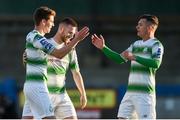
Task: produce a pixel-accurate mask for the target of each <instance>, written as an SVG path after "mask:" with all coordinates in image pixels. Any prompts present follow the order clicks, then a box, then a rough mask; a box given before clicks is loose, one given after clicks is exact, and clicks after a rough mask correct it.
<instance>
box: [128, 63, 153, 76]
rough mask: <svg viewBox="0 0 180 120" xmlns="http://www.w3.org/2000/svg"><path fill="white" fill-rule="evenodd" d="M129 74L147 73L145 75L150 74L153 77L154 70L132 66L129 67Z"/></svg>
mask: <svg viewBox="0 0 180 120" xmlns="http://www.w3.org/2000/svg"><path fill="white" fill-rule="evenodd" d="M130 71H131V72H134V73H138V72H140V73H147V74H152V75H155V73H156V70H155V69H153V68H149V67H145V66H135V65H132V66H131V70H130Z"/></svg>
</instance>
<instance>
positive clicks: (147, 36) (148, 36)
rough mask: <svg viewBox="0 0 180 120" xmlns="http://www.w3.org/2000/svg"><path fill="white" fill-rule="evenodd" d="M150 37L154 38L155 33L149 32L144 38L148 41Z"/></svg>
mask: <svg viewBox="0 0 180 120" xmlns="http://www.w3.org/2000/svg"><path fill="white" fill-rule="evenodd" d="M149 39H154V34H149V35H146V36H144V37H143V38H142V40H143V41H147V40H149Z"/></svg>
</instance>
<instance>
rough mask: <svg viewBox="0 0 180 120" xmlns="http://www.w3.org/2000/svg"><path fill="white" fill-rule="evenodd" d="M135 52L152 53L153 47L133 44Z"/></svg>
mask: <svg viewBox="0 0 180 120" xmlns="http://www.w3.org/2000/svg"><path fill="white" fill-rule="evenodd" d="M132 51H133V53H145V54H151V53H152V48H151V47H137V46H133V50H132Z"/></svg>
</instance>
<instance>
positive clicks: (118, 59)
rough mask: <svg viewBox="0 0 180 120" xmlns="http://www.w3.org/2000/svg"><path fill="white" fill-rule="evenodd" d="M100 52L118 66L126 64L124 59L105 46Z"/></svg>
mask: <svg viewBox="0 0 180 120" xmlns="http://www.w3.org/2000/svg"><path fill="white" fill-rule="evenodd" d="M102 51H103V53H104V54H105V55H106V56H107V57H108V58H109V59H111V60H113V61H114V62H116V63H118V64H122V63H124V62H126V61H125V59H124V58H123V57H122V56H121V55H120V54H118V53H117V52H115V51H113V50H111V49H110V48H108V47H107V46H105V47H104V48H103V49H102Z"/></svg>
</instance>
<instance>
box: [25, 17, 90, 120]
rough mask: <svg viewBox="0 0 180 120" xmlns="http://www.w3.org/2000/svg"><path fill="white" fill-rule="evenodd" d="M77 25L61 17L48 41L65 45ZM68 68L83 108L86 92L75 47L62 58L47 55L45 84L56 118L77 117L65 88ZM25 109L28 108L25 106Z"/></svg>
mask: <svg viewBox="0 0 180 120" xmlns="http://www.w3.org/2000/svg"><path fill="white" fill-rule="evenodd" d="M77 27H78V25H77V23H76V21H75V20H73V19H72V18H65V19H63V20H62V21H61V22H60V24H59V28H58V31H57V33H56V34H55V36H54V37H53V38H51V39H49V42H50V43H51V44H53V45H54V46H55V47H56V48H57V49H60V48H62V47H63V46H66V45H67V44H69V42H70V40H71V39H72V38H73V37H74V35H75V33H76V32H77ZM25 59H26V55H24V62H26V61H25ZM68 68H70V69H71V72H72V74H73V78H74V80H75V83H76V85H77V88H78V90H79V92H80V96H81V97H80V103H81V108H82V109H83V108H84V107H85V106H86V103H87V98H86V92H85V89H84V83H83V79H82V76H81V73H80V69H79V65H78V59H77V54H76V50H75V48H74V49H73V50H72V51H70V52H69V53H68V54H67V55H66V56H64V57H63V58H62V59H58V58H56V57H53V56H51V55H48V71H47V73H48V77H47V78H48V80H47V85H48V90H49V94H50V95H49V96H50V99H51V101H52V104H53V107H54V110H55V117H56V118H58V119H77V115H76V111H75V108H74V106H73V104H72V102H71V100H70V98H69V96H68V94H67V92H66V88H65V79H66V72H67V71H68ZM27 109H29V108H28V107H27ZM26 111H29V112H30V113H29V115H31V114H32V113H31V110H26Z"/></svg>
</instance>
